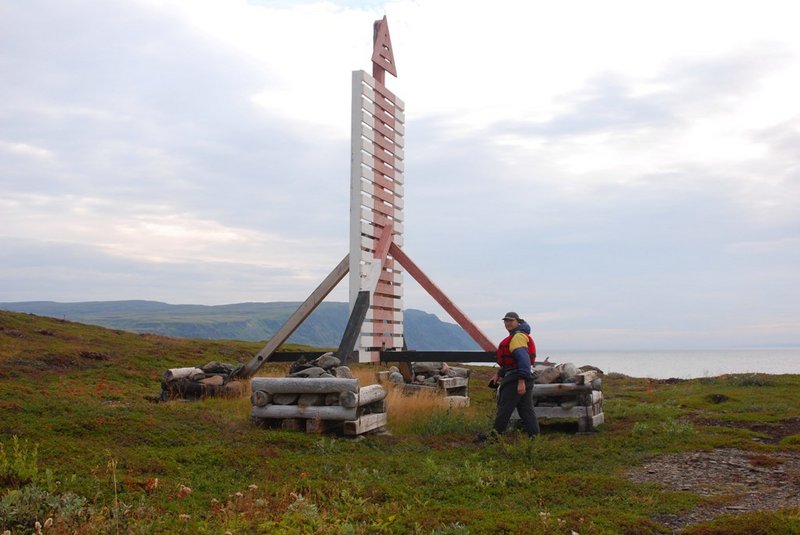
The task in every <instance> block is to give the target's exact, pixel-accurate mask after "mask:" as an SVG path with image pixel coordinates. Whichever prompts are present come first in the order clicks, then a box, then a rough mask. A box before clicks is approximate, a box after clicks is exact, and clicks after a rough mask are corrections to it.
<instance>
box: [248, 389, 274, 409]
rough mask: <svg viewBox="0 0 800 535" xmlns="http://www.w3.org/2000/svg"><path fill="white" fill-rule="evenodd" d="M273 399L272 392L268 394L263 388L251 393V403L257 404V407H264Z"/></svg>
mask: <svg viewBox="0 0 800 535" xmlns="http://www.w3.org/2000/svg"><path fill="white" fill-rule="evenodd" d="M271 401H272V394H267V393H266V392H264V391H263V390H254V391H253V393H252V394H250V403H252V404H253V405H255V406H256V407H263V406H265V405H269V403H270V402H271Z"/></svg>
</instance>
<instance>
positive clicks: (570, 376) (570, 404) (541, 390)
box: [512, 361, 605, 433]
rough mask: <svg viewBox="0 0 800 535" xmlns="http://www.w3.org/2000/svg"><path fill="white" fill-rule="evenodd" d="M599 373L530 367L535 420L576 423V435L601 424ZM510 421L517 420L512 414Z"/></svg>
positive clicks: (544, 365)
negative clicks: (557, 420)
mask: <svg viewBox="0 0 800 535" xmlns="http://www.w3.org/2000/svg"><path fill="white" fill-rule="evenodd" d="M602 373H603V372H601V371H600V370H598V369H597V368H594V367H592V366H585V367H583V368H578V367H576V366H575V365H574V364H572V363H569V362H567V363H563V364H558V365H555V364H552V363H550V362H547V361H545V362H543V363H537V364H536V365H535V366H534V375H535V377H536V384H535V385H534V386H533V400H534V403H535V404H536V406H535V407H534V411H535V412H536V416H537V418H539V419H548V418H553V419H556V418H567V419H576V420H577V421H578V432H581V433H583V432H588V431H591V430H592V429H594V428H596V427H597V426H598V425H600V424H602V423H603V422H604V421H605V416H604V414H603V392H602V390H601V389H602V378H601V375H602ZM512 418H519V416H518V415H517V413H516V411H515V412H514V415H513V416H512Z"/></svg>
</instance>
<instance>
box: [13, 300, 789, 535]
mask: <svg viewBox="0 0 800 535" xmlns="http://www.w3.org/2000/svg"><path fill="white" fill-rule="evenodd" d="M261 345H262V344H258V343H244V342H236V341H209V340H182V339H172V338H165V337H160V336H154V335H139V334H132V333H127V332H123V331H114V330H108V329H103V328H100V327H94V326H89V325H82V324H77V323H71V322H64V321H59V320H57V319H50V318H41V317H37V316H32V315H26V314H16V313H10V312H3V311H0V446H1V447H2V449H0V532H2V531H4V530H9V531H10V532H11V533H14V534H16V533H36V530H37V522H38V525H39V526H40V528H39V529H40V530H41V531H42V532H43V533H143V534H144V533H147V534H150V533H187V534H195V533H215V534H223V533H226V532H230V533H232V534H235V533H323V534H327V533H330V534H339V533H358V534H372V533H397V534H466V533H473V534H479V533H487V534H488V533H492V534H495V533H519V534H551V533H552V534H556V533H558V534H560V533H565V534H571V533H572V532H575V533H579V534H580V535H587V534H657V533H668V532H669V531H668V529H667V528H666V527H665V526H664V525H662V524H660V523H659V522H658V521H657V520H656V519H657V518H659V517H661V515H668V514H672V515H675V514H681V513H682V512H685V511H690V510H692V509H693V508H695V507H697V506H698V505H701V504H702V503H703V500H706V499H708V498H705V497H703V496H700V495H697V494H693V493H691V492H685V491H670V490H667V489H666V488H665V487H661V486H659V485H656V484H652V483H647V484H644V483H635V482H633V481H631V480H630V479H629V478H628V477H627V476H626V473H627V471H628V470H629V469H630V468H631V467H634V466H637V465H639V464H640V463H642V462H644V461H645V460H647V459H650V458H652V457H654V456H658V455H660V454H664V453H675V452H686V451H697V450H705V449H711V448H720V447H735V448H739V449H746V450H751V451H753V452H754V454H758V455H761V457H756V458H763V459H769V454H770V453H771V452H776V451H788V452H800V436H799V435H797V434H795V433H781V432H780V430H781V429H782V427H781V426H782V425H783V423H784V422H787V421H797V420H798V419H800V407H799V406H798V403H797V399H798V396H797V392H798V387H800V376H797V375H783V376H768V375H752V374H751V375H735V376H723V377H714V378H711V377H709V378H702V379H697V380H689V381H653V380H648V379H643V378H629V377H624V376H616V375H614V376H606V377H604V379H603V391H604V397H605V416H606V423H605V424H604V425H603V426H601V427H600V429H599V430H598V431H597V432H594V433H590V434H577V433H576V431H577V425H576V424H575V423H574V422H546V423H543V434H542V436H541V437H540V438H539V439H537V440H534V441H531V440H529V439H527V438H525V437H522V436H516V435H514V434H512V435H510V436H507V437H504V438H503V440H501V441H499V442H496V443H488V444H487V443H479V442H477V441H476V440H475V437H476V434H477V432H479V431H481V430H488V429H489V427H490V422H491V418H492V415H493V410H494V401H493V398H492V392H491V391H490V390H489V389H488V388H486V387H485V386H484V385H485V384H486V382H487V380H488V377H489V376H490V374H491V371H490V369H489V368H476V369H474V371H473V374H472V378H473V379H472V381H471V387H470V396H471V406H470V407H469V409H452V410H447V409H443V408H439V407H438V405H435V404H430V403H428V404H426V403H424V402H419V401H416V402H415V401H413V400H410V399H407V400H403V399H402V397H393V398H391V399H390V403H389V416H390V421H389V426H388V430H389V432H390V434H389V435H368V436H364V437H361V438H358V439H351V438H345V437H340V436H330V435H316V434H306V433H301V432H292V431H282V430H270V429H264V428H262V427H259V426H257V425H254V424H253V423H252V422H251V420H250V416H249V413H250V401H249V399H248V398H241V399H206V400H202V401H196V402H183V401H173V402H169V403H155V402H153V401H152V398H153V397H154V396H156V395H157V394H158V393H159V391H160V379H161V375H162V373H163V372H164V371H165V370H166V369H168V368H173V367H181V366H190V365H202V364H205V363H206V362H209V361H212V360H218V361H223V362H232V363H236V362H245V361H247V360H248V359H249V358H250V357H251V356H252V355H253V354H254V353H255V352H257V351H258V350H259V349H260V348H261ZM286 368H287V365H284V364H268V365H267V366H265V367H264V368H263V369H262V370H261V374H263V375H283V374H285V372H286ZM354 368H356V371H357V373H358V374H359V376H360V377H367V376H370V375H372V374H373V372H374V371H376V370H377V369H378V368H375V367H372V366H371V365H357V366H354ZM775 437H778V438H777V439H775V440H772V439H770V438H775ZM766 439H770V440H766ZM732 518H733V519H732ZM732 518H729V517H721V518H719V519H716V520H714V521H712V522H710V523H706V524H703V525H701V526H693V527H691V528H690V529H691V531H688V530H687V533H742V534H744V533H776V534H777V533H800V513H799V512H798V511H797V510H780V511H774V512H750V513H743V514H739V515H735V516H734V517H732Z"/></svg>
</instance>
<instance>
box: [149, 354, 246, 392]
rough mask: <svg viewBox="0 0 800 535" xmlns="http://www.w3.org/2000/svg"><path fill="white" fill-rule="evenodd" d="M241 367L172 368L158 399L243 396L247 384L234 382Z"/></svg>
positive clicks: (214, 362) (162, 380)
mask: <svg viewBox="0 0 800 535" xmlns="http://www.w3.org/2000/svg"><path fill="white" fill-rule="evenodd" d="M240 368H241V365H233V364H226V363H222V362H216V361H212V362H209V363H208V364H206V365H205V366H200V367H199V368H195V367H188V368H171V369H169V370H167V371H166V372H164V375H163V377H162V378H161V395H160V396H159V398H158V400H159V401H169V400H171V399H177V398H180V399H200V398H204V397H207V396H212V397H239V396H241V395H242V394H243V393H244V391H245V388H244V383H243V382H242V381H237V380H235V379H234V378H235V376H236V372H238V371H239V369H240Z"/></svg>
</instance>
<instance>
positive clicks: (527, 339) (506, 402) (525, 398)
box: [489, 312, 539, 437]
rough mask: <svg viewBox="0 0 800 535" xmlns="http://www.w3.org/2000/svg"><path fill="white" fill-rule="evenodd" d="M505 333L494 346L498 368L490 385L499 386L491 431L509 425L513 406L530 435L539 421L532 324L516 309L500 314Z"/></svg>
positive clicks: (536, 433)
mask: <svg viewBox="0 0 800 535" xmlns="http://www.w3.org/2000/svg"><path fill="white" fill-rule="evenodd" d="M503 323H504V324H505V328H506V330H507V331H508V336H507V337H506V338H504V339H503V341H502V342H500V346H499V347H498V348H497V364H499V365H500V368H499V369H498V370H497V372H496V373H495V374H494V377H492V380H491V381H490V382H489V386H498V387H499V391H498V393H497V416H496V417H495V420H494V433H495V434H501V433H503V432H504V431H505V430H506V428H507V427H508V422H509V420H510V419H511V415H512V414H513V413H514V409H517V412H518V413H519V417H520V419H521V420H522V426H523V429H524V430H525V432H526V433H527V434H528V436H529V437H535V436H536V435H538V434H539V421H538V420H537V419H536V413H535V412H534V411H533V370H532V369H531V365H532V364H533V362H534V361H535V359H536V344H534V342H533V338H531V336H530V332H531V326H530V325H529V324H528V323H527V322H526V321H525V320H523V319H522V318H520V317H519V314H517V313H516V312H509V313H508V314H506V315H505V316H504V317H503Z"/></svg>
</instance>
